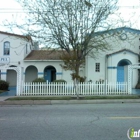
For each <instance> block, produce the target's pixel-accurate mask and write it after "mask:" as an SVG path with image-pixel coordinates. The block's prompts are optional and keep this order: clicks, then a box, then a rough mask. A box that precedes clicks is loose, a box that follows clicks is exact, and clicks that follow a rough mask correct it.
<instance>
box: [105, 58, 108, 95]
mask: <svg viewBox="0 0 140 140" xmlns="http://www.w3.org/2000/svg"><path fill="white" fill-rule="evenodd" d="M107 66H108V57H107V55H106V56H105V94H106V91H107V89H106V87H107V86H106V84H107V77H108V69H107Z"/></svg>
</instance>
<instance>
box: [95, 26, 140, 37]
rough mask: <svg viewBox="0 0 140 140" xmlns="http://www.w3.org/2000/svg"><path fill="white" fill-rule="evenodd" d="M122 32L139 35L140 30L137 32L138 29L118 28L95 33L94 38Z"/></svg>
mask: <svg viewBox="0 0 140 140" xmlns="http://www.w3.org/2000/svg"><path fill="white" fill-rule="evenodd" d="M123 30H124V31H126V32H134V33H136V34H140V30H138V29H133V28H129V27H119V28H115V29H110V30H105V31H99V32H95V34H94V36H96V35H101V34H111V33H114V32H121V31H123Z"/></svg>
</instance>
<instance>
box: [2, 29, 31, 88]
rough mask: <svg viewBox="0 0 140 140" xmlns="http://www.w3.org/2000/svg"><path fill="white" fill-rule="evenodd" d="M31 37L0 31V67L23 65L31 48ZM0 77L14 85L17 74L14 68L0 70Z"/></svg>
mask: <svg viewBox="0 0 140 140" xmlns="http://www.w3.org/2000/svg"><path fill="white" fill-rule="evenodd" d="M33 49H34V48H33V42H32V39H31V37H29V36H23V35H17V34H12V33H7V32H1V31H0V67H1V66H3V64H5V65H8V66H9V67H18V66H20V67H24V61H23V60H24V58H25V57H26V56H27V55H28V54H29V53H30V52H31V51H32V50H33ZM0 78H1V79H3V80H7V81H8V82H9V83H10V85H11V86H15V85H16V81H17V74H16V72H15V71H14V70H1V75H0Z"/></svg>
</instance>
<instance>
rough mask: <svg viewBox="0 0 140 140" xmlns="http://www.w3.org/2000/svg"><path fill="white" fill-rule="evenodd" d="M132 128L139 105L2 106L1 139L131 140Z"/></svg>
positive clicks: (139, 121) (139, 124) (137, 125)
mask: <svg viewBox="0 0 140 140" xmlns="http://www.w3.org/2000/svg"><path fill="white" fill-rule="evenodd" d="M131 127H133V128H134V129H135V130H139V129H140V104H139V103H137V104H82V105H44V106H37V105H36V106H2V107H0V140H129V139H128V138H127V131H128V129H129V128H131ZM134 139H136V138H133V140H134ZM139 139H140V138H139Z"/></svg>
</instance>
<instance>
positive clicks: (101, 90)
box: [20, 82, 128, 96]
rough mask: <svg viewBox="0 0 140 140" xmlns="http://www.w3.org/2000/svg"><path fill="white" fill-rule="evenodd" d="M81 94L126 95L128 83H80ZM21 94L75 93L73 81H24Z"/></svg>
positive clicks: (61, 94)
mask: <svg viewBox="0 0 140 140" xmlns="http://www.w3.org/2000/svg"><path fill="white" fill-rule="evenodd" d="M78 87H79V95H125V94H128V86H127V83H112V82H111V83H107V82H106V83H93V82H92V83H80V84H79V86H78ZM20 95H21V96H37V95H57V96H58V95H60V96H63V95H75V88H74V84H73V83H59V84H58V83H24V84H23V92H22V93H21V94H20Z"/></svg>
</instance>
